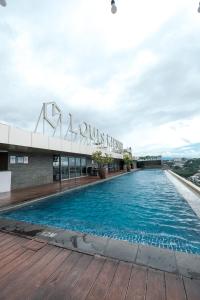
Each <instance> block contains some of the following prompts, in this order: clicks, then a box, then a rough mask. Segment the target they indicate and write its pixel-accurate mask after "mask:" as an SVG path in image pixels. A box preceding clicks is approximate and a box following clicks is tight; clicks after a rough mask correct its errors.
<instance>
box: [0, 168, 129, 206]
mask: <svg viewBox="0 0 200 300" xmlns="http://www.w3.org/2000/svg"><path fill="white" fill-rule="evenodd" d="M122 173H124V171H119V172H112V173H109V174H107V177H114V176H116V175H120V174H122ZM97 181H101V179H100V178H99V176H86V177H80V178H73V179H69V180H65V181H62V182H53V183H49V184H44V185H40V186H34V187H29V188H23V189H18V190H13V191H11V192H7V193H0V208H3V207H6V206H10V205H15V204H19V203H22V202H25V201H29V200H33V199H37V198H40V197H44V196H49V195H52V194H55V193H59V192H63V191H67V190H69V189H73V188H76V187H78V186H84V185H86V184H90V183H93V182H97Z"/></svg>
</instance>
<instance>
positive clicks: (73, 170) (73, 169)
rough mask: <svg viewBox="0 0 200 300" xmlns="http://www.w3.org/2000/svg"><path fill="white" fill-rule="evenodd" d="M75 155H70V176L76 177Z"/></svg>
mask: <svg viewBox="0 0 200 300" xmlns="http://www.w3.org/2000/svg"><path fill="white" fill-rule="evenodd" d="M75 162H76V161H75V157H69V177H70V178H74V177H76V164H75Z"/></svg>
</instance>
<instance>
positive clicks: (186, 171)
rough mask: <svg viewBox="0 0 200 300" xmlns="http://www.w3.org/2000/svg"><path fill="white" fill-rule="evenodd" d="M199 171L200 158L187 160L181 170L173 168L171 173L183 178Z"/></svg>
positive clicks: (176, 167)
mask: <svg viewBox="0 0 200 300" xmlns="http://www.w3.org/2000/svg"><path fill="white" fill-rule="evenodd" d="M199 169H200V158H194V159H189V160H187V161H186V162H185V163H184V166H183V167H182V168H180V167H178V166H175V167H174V168H172V171H174V172H175V173H177V174H178V175H180V176H183V177H185V178H187V177H190V176H192V175H194V174H195V173H197V172H198V171H199Z"/></svg>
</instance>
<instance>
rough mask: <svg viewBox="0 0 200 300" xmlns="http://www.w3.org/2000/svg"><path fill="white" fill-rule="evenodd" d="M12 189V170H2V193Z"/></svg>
mask: <svg viewBox="0 0 200 300" xmlns="http://www.w3.org/2000/svg"><path fill="white" fill-rule="evenodd" d="M10 189H11V172H10V171H0V193H4V192H9V191H10Z"/></svg>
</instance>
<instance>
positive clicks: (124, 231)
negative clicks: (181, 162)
mask: <svg viewBox="0 0 200 300" xmlns="http://www.w3.org/2000/svg"><path fill="white" fill-rule="evenodd" d="M1 216H2V217H4V218H9V219H16V220H21V221H26V222H30V223H35V224H43V225H49V226H54V227H58V228H63V229H70V230H76V231H80V232H85V233H89V234H93V235H98V236H108V237H112V238H116V239H122V240H128V241H130V242H136V243H142V244H150V245H154V246H158V247H163V248H169V249H173V250H178V251H184V252H190V253H198V254H200V219H199V218H198V217H197V216H196V215H195V213H194V212H193V210H192V209H191V207H190V206H189V205H188V203H187V202H186V201H185V200H184V199H183V198H182V196H181V195H179V193H178V192H177V191H176V189H175V187H174V185H173V184H172V183H171V182H170V181H169V179H168V178H167V177H166V175H165V173H164V171H162V170H145V171H139V172H135V173H130V174H127V175H124V176H121V177H118V178H115V179H112V180H110V181H107V182H104V183H101V184H98V185H94V186H91V187H87V188H83V189H81V190H77V191H73V192H70V193H65V194H62V195H59V196H54V197H51V198H48V199H46V200H42V201H40V202H36V203H34V204H31V205H27V206H25V207H23V208H20V209H18V210H14V211H9V212H6V213H2V214H1Z"/></svg>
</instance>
